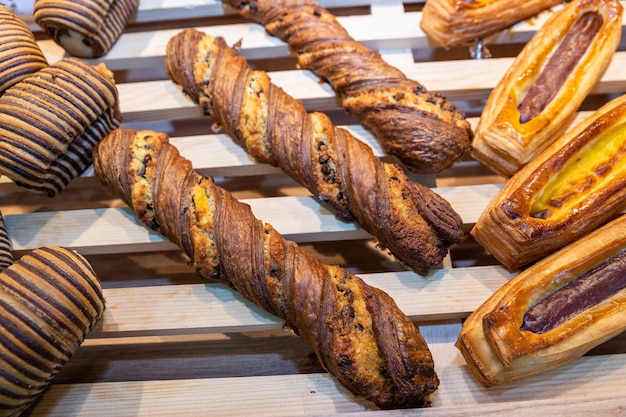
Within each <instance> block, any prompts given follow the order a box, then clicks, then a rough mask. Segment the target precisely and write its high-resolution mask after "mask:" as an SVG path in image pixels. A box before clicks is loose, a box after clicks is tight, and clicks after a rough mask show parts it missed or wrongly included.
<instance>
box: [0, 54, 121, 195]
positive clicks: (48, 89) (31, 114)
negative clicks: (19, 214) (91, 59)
mask: <svg viewBox="0 0 626 417" xmlns="http://www.w3.org/2000/svg"><path fill="white" fill-rule="evenodd" d="M121 120H122V114H121V112H120V108H119V99H118V91H117V87H116V85H115V80H114V78H113V73H112V72H111V71H109V70H108V69H107V68H106V66H105V65H104V64H98V65H96V66H93V65H91V64H89V63H87V62H85V61H82V60H81V59H79V58H67V59H64V60H61V61H58V62H55V63H54V64H52V65H50V66H48V67H46V68H43V69H41V70H39V71H37V72H36V73H35V74H32V75H30V76H28V77H26V78H24V79H23V80H21V81H20V82H19V83H17V84H15V85H14V86H12V87H11V88H9V89H7V90H6V91H5V92H4V94H3V95H2V96H1V97H0V173H2V174H3V175H6V176H7V177H9V178H10V179H11V180H13V181H14V182H15V184H17V185H19V186H20V187H23V188H25V189H28V190H30V191H32V192H34V193H40V194H45V195H47V196H49V197H54V196H55V195H57V194H58V193H59V192H61V191H62V190H63V189H65V187H66V186H67V185H68V184H69V182H70V181H71V180H72V179H74V178H76V177H78V176H79V175H80V174H81V173H82V172H83V171H84V170H85V169H86V168H87V167H88V166H89V165H90V164H91V158H92V150H93V147H94V146H95V144H96V143H97V142H98V141H99V140H100V139H102V137H103V136H104V135H106V134H107V133H108V132H109V131H111V130H113V129H114V128H116V127H118V126H119V125H120V123H121Z"/></svg>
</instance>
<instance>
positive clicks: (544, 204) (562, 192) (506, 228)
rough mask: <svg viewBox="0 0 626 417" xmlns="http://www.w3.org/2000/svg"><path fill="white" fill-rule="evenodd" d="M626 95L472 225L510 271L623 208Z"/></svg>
mask: <svg viewBox="0 0 626 417" xmlns="http://www.w3.org/2000/svg"><path fill="white" fill-rule="evenodd" d="M625 123H626V95H622V96H620V97H617V98H615V99H613V100H612V101H610V102H609V103H607V104H605V105H604V106H602V107H601V108H599V109H598V110H596V111H595V112H593V113H592V114H591V115H589V117H587V118H586V119H585V120H583V121H582V122H580V123H579V124H578V125H576V126H575V127H573V128H572V129H571V130H570V131H568V132H567V133H566V134H565V135H563V136H561V137H560V138H559V139H557V140H556V141H555V142H554V143H553V144H552V145H550V146H549V147H548V148H546V149H545V150H544V151H543V152H542V153H540V154H539V155H538V156H537V157H536V158H535V159H533V160H532V161H531V162H530V163H528V164H527V165H526V166H525V167H524V168H522V169H521V170H520V171H518V172H517V173H516V174H515V175H513V177H511V178H510V179H509V180H508V181H507V182H506V183H505V184H504V186H503V187H502V188H501V189H500V191H499V192H498V193H497V194H496V195H495V197H494V198H493V199H492V200H491V202H490V203H489V205H488V206H487V207H486V208H485V210H484V212H483V213H482V214H481V216H480V217H479V219H478V221H477V222H476V224H475V225H474V227H473V228H472V230H471V234H472V236H474V238H475V239H476V240H477V241H478V242H479V243H480V244H481V245H483V247H485V248H486V249H487V250H488V251H490V252H491V253H492V254H493V255H494V256H495V257H496V258H497V259H498V260H499V261H500V262H502V264H503V265H504V266H506V267H507V268H509V269H515V268H519V267H521V266H524V265H527V264H529V263H531V262H534V261H536V260H538V259H540V258H542V257H544V256H546V255H548V254H550V253H551V252H554V251H555V250H557V249H559V248H561V247H563V246H565V245H567V244H568V243H571V242H573V241H574V240H577V239H579V238H581V237H582V236H584V235H585V234H587V233H589V232H591V231H592V230H594V229H596V228H597V227H599V226H600V225H602V224H603V223H606V222H607V221H608V220H610V219H611V218H612V217H613V216H615V215H616V214H618V213H619V212H620V211H621V210H623V209H624V207H626V199H625V198H624V197H625V195H626V194H625V193H626V187H624V185H625V181H626V180H625V178H626V177H625V176H624V169H625V168H626V159H625V158H624V157H625V153H624V148H625V147H626V135H625V134H624V129H625V126H626V124H625Z"/></svg>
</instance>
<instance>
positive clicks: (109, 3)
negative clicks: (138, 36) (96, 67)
mask: <svg viewBox="0 0 626 417" xmlns="http://www.w3.org/2000/svg"><path fill="white" fill-rule="evenodd" d="M138 7H139V0H36V1H35V5H34V9H33V16H34V18H35V22H37V24H38V25H39V26H41V28H42V29H43V30H44V31H45V32H46V33H47V34H48V36H50V37H51V38H52V39H53V40H54V41H55V42H56V43H57V44H59V45H60V46H61V47H62V48H63V49H65V51H67V52H68V53H69V54H71V55H74V56H77V57H81V58H98V57H101V56H103V55H106V53H107V52H109V50H110V49H111V47H112V46H113V45H114V44H115V42H116V41H117V40H118V38H119V37H120V35H121V34H122V32H123V31H124V29H125V28H126V25H127V24H128V22H129V21H130V20H131V19H132V18H134V16H135V14H136V13H137V8H138Z"/></svg>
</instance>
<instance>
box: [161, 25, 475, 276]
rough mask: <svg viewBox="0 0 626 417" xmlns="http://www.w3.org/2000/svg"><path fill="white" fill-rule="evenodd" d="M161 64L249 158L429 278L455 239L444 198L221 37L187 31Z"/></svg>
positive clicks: (454, 221)
mask: <svg viewBox="0 0 626 417" xmlns="http://www.w3.org/2000/svg"><path fill="white" fill-rule="evenodd" d="M166 63H167V69H168V72H169V74H170V77H171V78H172V80H173V81H174V82H175V83H177V84H180V85H182V88H183V91H184V92H185V93H186V94H187V95H189V96H190V97H191V98H192V99H193V100H195V101H196V102H198V103H199V104H200V105H201V106H202V107H203V109H205V110H206V111H207V112H208V113H209V114H210V115H211V116H213V118H214V119H215V120H216V121H217V122H218V123H220V124H221V126H222V127H223V128H224V129H225V130H226V131H227V132H228V133H229V134H230V135H231V136H232V137H233V138H235V140H237V141H238V142H239V143H240V144H241V145H242V146H244V147H245V148H246V149H247V151H248V152H249V153H250V154H251V155H252V156H253V157H254V158H255V159H257V160H258V161H261V162H264V163H269V164H271V165H273V166H278V167H280V168H281V169H282V170H283V171H284V172H285V173H287V174H288V175H290V176H291V177H292V178H294V179H295V180H296V181H298V182H299V183H300V184H302V185H303V186H305V187H307V188H308V189H309V190H310V191H311V192H312V193H313V194H315V195H318V196H319V198H320V199H321V200H323V201H325V202H328V203H329V204H330V205H332V206H333V207H334V208H335V209H336V210H337V212H338V214H339V215H340V216H342V217H343V218H346V219H356V220H357V221H358V223H359V224H360V225H361V226H362V227H363V229H365V230H366V231H367V232H369V233H371V234H372V235H374V236H375V237H376V238H377V239H378V241H379V242H380V244H381V245H382V246H384V247H385V248H387V249H389V250H390V251H391V253H393V254H394V255H395V256H396V257H397V258H398V259H399V260H401V261H402V262H404V263H405V264H406V265H408V266H409V267H411V268H413V269H414V270H415V271H417V272H419V273H421V274H426V273H427V272H428V270H429V269H431V268H433V267H435V266H437V265H438V264H439V263H440V262H441V260H442V259H443V258H444V257H445V256H446V254H447V250H448V247H449V245H450V244H452V243H455V242H458V241H459V240H460V239H461V237H462V235H463V230H462V227H461V219H460V218H459V216H458V214H457V213H456V212H454V210H453V209H452V207H451V206H450V205H449V204H448V202H447V201H445V200H444V199H443V198H441V197H440V196H439V195H437V194H436V193H435V192H433V191H432V190H430V189H429V188H428V187H426V186H423V185H421V184H418V183H415V182H413V181H410V180H409V179H408V178H407V176H406V175H405V173H404V172H403V171H402V170H401V169H400V168H399V167H398V166H396V165H393V164H385V163H382V162H381V161H380V160H379V159H378V158H376V157H375V156H374V154H373V152H372V150H371V149H370V147H369V146H367V145H366V144H364V143H363V142H361V141H359V140H358V139H356V138H355V137H353V136H352V135H350V134H349V133H348V132H347V131H346V130H344V129H340V128H337V127H336V126H334V125H333V124H332V122H331V121H330V119H329V118H328V117H327V116H326V115H324V114H322V113H307V112H306V109H305V108H304V105H303V104H302V103H300V102H299V101H297V100H295V99H294V98H292V97H290V96H289V95H287V94H286V93H285V92H284V91H282V90H281V89H280V88H278V87H276V86H275V85H273V84H272V83H271V82H270V79H269V76H268V75H267V74H266V73H265V72H262V71H252V70H251V69H250V68H249V67H248V65H247V63H246V60H245V59H244V58H243V57H241V56H239V55H238V54H237V53H236V52H235V51H234V50H233V49H231V48H229V47H228V46H227V45H226V43H225V41H224V40H223V39H222V38H215V37H211V36H208V35H204V34H203V33H201V32H198V31H196V30H194V29H187V30H185V31H183V32H181V33H179V34H178V35H176V36H174V37H173V38H172V39H171V40H170V42H169V43H168V47H167V59H166Z"/></svg>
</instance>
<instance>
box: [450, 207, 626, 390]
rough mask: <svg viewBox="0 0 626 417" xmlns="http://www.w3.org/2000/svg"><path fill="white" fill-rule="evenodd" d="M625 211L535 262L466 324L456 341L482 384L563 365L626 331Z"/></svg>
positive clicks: (517, 378) (536, 372) (515, 377)
mask: <svg viewBox="0 0 626 417" xmlns="http://www.w3.org/2000/svg"><path fill="white" fill-rule="evenodd" d="M624 236H626V215H622V216H621V217H619V218H618V219H616V220H613V221H612V222H611V223H609V224H607V225H605V226H603V227H602V228H600V229H597V230H596V231H594V232H593V233H591V234H589V235H588V236H586V237H584V238H582V239H580V240H578V241H576V242H574V243H572V244H571V245H569V246H566V247H565V248H563V249H561V250H559V251H558V252H555V253H554V254H552V255H550V256H548V257H547V258H545V259H543V260H541V261H539V262H537V263H536V264H535V265H533V266H531V267H530V268H528V269H527V270H525V271H524V272H522V273H520V274H519V275H517V276H516V277H515V278H513V279H512V280H510V281H509V282H508V283H506V284H505V285H504V286H503V287H502V288H500V289H499V290H498V291H496V292H495V293H494V294H493V296H491V297H490V298H489V299H488V300H487V301H485V303H484V304H482V305H481V306H480V307H479V308H478V309H476V310H475V311H474V312H473V313H472V314H471V315H470V316H469V317H468V319H467V320H466V321H465V322H464V324H463V328H462V330H461V332H460V334H459V337H458V340H457V343H456V346H457V347H458V348H459V350H460V351H461V353H462V354H463V356H464V357H465V359H466V361H467V364H468V366H469V369H470V370H471V372H472V373H473V374H474V375H475V376H476V377H477V378H478V379H479V380H480V381H481V382H482V383H483V384H485V385H487V386H490V385H496V384H502V383H507V382H511V381H515V380H519V379H522V378H526V377H530V376H532V375H536V374H539V373H541V372H546V371H548V370H550V369H553V368H556V367H558V366H562V365H563V364H566V363H568V362H570V361H572V360H574V359H576V358H578V357H580V356H582V355H583V354H585V353H586V352H588V351H589V350H590V349H591V348H593V347H595V346H598V345H599V344H601V343H603V342H604V341H606V340H608V339H610V338H612V337H614V336H616V335H618V334H619V333H621V332H623V331H624V330H625V329H626V320H625V319H624V318H625V317H626V239H624Z"/></svg>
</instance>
